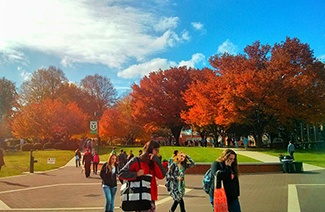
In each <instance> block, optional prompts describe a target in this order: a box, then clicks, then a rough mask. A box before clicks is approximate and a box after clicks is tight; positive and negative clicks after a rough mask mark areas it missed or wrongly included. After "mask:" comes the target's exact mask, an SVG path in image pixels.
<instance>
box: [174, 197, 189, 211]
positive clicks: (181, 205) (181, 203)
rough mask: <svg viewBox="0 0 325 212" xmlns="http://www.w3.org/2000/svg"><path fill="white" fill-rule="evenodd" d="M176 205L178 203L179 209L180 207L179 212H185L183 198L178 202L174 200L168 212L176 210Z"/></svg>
mask: <svg viewBox="0 0 325 212" xmlns="http://www.w3.org/2000/svg"><path fill="white" fill-rule="evenodd" d="M178 203H179V207H181V212H186V211H185V204H184V200H183V198H182V199H181V200H180V201H176V200H174V203H173V205H172V207H171V208H170V210H171V211H173V212H174V211H175V210H176V208H177V205H178Z"/></svg>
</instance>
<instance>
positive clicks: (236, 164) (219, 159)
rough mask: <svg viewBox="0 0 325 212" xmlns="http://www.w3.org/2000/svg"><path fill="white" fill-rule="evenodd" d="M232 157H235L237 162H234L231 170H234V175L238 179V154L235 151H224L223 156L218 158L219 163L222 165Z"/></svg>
mask: <svg viewBox="0 0 325 212" xmlns="http://www.w3.org/2000/svg"><path fill="white" fill-rule="evenodd" d="M230 155H234V156H235V160H234V162H232V164H231V168H232V170H233V172H234V174H235V175H236V176H237V177H238V162H237V154H236V152H235V151H234V150H232V149H225V150H223V152H222V153H221V155H220V156H219V157H218V158H217V161H218V162H220V163H224V162H225V161H226V160H227V159H228V158H229V157H230Z"/></svg>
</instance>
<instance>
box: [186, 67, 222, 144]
mask: <svg viewBox="0 0 325 212" xmlns="http://www.w3.org/2000/svg"><path fill="white" fill-rule="evenodd" d="M219 78H220V77H218V76H217V75H216V74H215V72H214V71H212V70H211V69H208V68H204V69H203V70H202V71H201V72H200V75H199V77H197V78H196V80H194V81H193V82H192V83H191V85H190V86H189V88H188V90H187V91H186V92H185V93H184V95H183V98H184V100H185V101H186V104H187V105H188V106H189V107H190V109H189V110H188V111H183V112H182V114H181V117H182V118H183V119H184V120H186V123H187V124H189V125H192V130H194V131H196V132H201V133H199V134H200V135H201V134H202V136H207V135H210V136H212V137H213V138H214V141H215V142H217V141H218V137H219V135H222V129H223V126H221V125H216V124H215V119H216V117H217V114H218V107H217V104H215V103H216V102H218V101H219V100H218V97H219V96H220V95H219V94H218V91H220V89H219V86H220V81H219ZM212 91H213V92H212ZM202 136H201V137H202ZM202 139H203V137H202ZM215 145H216V143H215Z"/></svg>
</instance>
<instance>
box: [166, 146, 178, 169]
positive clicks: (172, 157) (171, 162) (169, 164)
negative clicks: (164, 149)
mask: <svg viewBox="0 0 325 212" xmlns="http://www.w3.org/2000/svg"><path fill="white" fill-rule="evenodd" d="M177 154H178V150H177V149H176V150H174V152H173V155H172V156H171V158H169V160H168V168H169V167H170V166H171V165H172V164H173V163H174V157H176V156H177Z"/></svg>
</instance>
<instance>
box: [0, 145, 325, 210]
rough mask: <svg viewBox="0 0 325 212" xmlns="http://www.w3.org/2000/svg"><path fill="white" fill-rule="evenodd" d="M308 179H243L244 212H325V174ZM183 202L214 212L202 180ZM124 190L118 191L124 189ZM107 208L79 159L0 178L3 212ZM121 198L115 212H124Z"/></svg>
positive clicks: (166, 200)
mask: <svg viewBox="0 0 325 212" xmlns="http://www.w3.org/2000/svg"><path fill="white" fill-rule="evenodd" d="M236 152H237V153H238V154H242V155H245V156H248V157H252V158H255V159H258V160H261V161H265V162H275V161H278V158H277V157H272V156H268V155H265V154H263V153H258V152H252V151H245V150H240V149H236ZM304 170H305V172H304V173H268V174H259V173H256V174H243V175H241V176H240V187H241V195H240V202H241V207H242V211H244V212H246V211H248V212H250V211H252V212H258V211H263V212H264V211H270V212H271V211H277V212H281V211H283V212H285V211H288V212H299V211H324V208H325V203H324V201H323V194H324V193H325V170H324V169H322V168H320V167H316V166H310V165H307V164H305V163H304ZM164 183H165V182H164V180H161V181H159V187H158V188H159V200H158V201H157V202H156V205H157V211H160V212H165V211H168V210H169V208H170V206H171V204H172V200H171V198H170V197H169V195H168V193H167V192H166V189H165V187H164ZM186 185H187V189H186V195H185V198H184V201H185V205H186V209H187V211H188V212H201V211H202V212H209V211H211V206H210V203H209V198H208V196H207V195H206V194H205V193H204V191H203V190H202V175H187V176H186ZM119 186H120V185H118V187H119ZM104 204H105V201H104V197H103V193H102V190H101V180H100V178H99V176H98V175H94V174H93V175H91V177H90V178H86V177H85V175H84V172H82V169H81V168H76V167H75V164H74V159H72V160H71V161H70V162H69V163H68V164H67V165H66V166H65V167H62V168H60V169H57V170H52V171H47V172H40V173H34V174H26V175H22V176H15V177H7V178H0V211H1V212H2V211H94V212H97V211H98V212H99V211H103V206H104ZM119 204H120V198H119V192H118V193H117V197H116V200H115V206H116V207H115V211H122V210H121V209H120V208H119V207H118V206H119ZM176 211H179V209H177V210H176Z"/></svg>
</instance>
